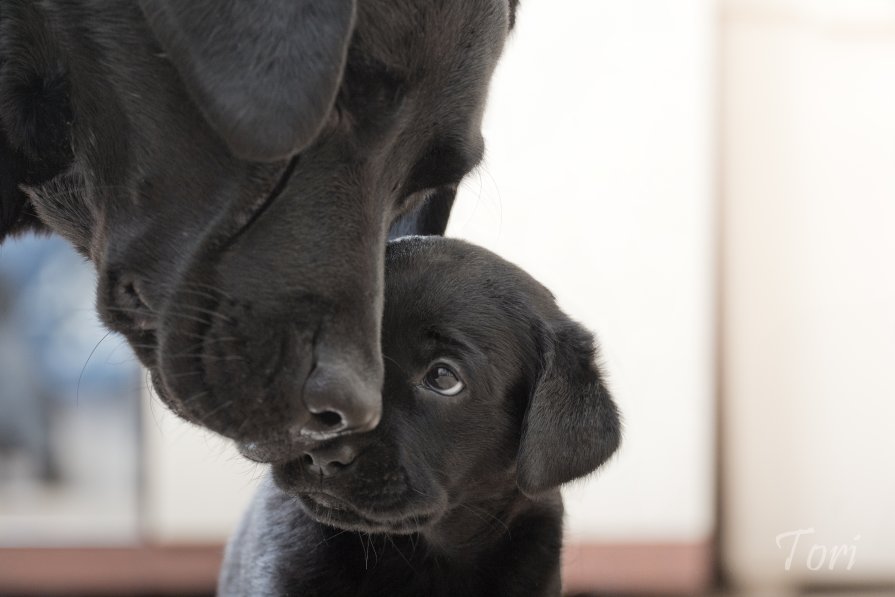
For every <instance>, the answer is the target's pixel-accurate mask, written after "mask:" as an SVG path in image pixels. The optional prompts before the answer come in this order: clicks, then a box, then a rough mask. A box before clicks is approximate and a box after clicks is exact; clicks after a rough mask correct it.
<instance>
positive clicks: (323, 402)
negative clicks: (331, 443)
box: [293, 361, 382, 440]
mask: <svg viewBox="0 0 895 597" xmlns="http://www.w3.org/2000/svg"><path fill="white" fill-rule="evenodd" d="M302 399H303V400H304V404H305V406H306V407H307V409H308V411H309V412H310V413H311V416H310V418H309V419H307V421H305V422H304V423H303V424H302V425H301V426H300V427H299V428H298V429H294V430H293V433H295V432H297V434H298V435H300V436H304V437H306V438H307V437H310V438H312V439H315V440H325V439H330V438H333V437H336V436H339V435H345V434H348V433H363V432H365V431H371V430H372V429H374V428H375V427H376V426H377V425H378V424H379V419H380V417H381V416H382V390H381V388H380V384H379V381H378V378H377V377H376V376H369V377H362V373H361V374H360V375H359V374H358V372H357V370H356V369H355V368H353V367H349V366H348V365H347V364H345V363H342V362H339V361H336V362H329V363H318V364H317V366H316V367H315V368H314V370H313V371H312V372H311V375H310V376H309V377H308V380H307V382H306V383H305V385H304V389H303V395H302Z"/></svg>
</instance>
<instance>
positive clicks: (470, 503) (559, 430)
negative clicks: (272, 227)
mask: <svg viewBox="0 0 895 597" xmlns="http://www.w3.org/2000/svg"><path fill="white" fill-rule="evenodd" d="M386 272H387V273H386V299H385V316H384V320H383V352H384V354H385V360H386V382H385V390H384V398H383V402H384V411H383V418H382V421H381V423H380V425H379V427H378V428H377V429H376V430H375V431H372V432H370V433H366V434H362V435H357V436H352V437H350V438H344V439H341V440H336V441H333V442H327V443H323V444H320V445H318V446H316V447H315V448H313V449H311V450H308V451H307V452H306V453H305V454H304V455H302V456H301V457H299V458H297V459H295V460H293V461H290V462H286V463H281V464H278V465H276V466H275V467H274V472H275V477H276V479H277V481H278V484H279V485H280V486H281V487H284V488H285V489H286V490H287V491H288V492H290V493H292V494H293V495H297V496H298V497H299V498H300V499H301V502H302V504H303V506H304V507H305V509H306V511H307V512H309V513H310V514H311V515H312V516H313V517H315V518H316V519H317V520H319V521H320V522H323V523H326V524H330V525H334V526H337V527H342V528H348V529H356V530H363V531H367V532H386V533H408V532H414V531H419V530H422V529H425V528H426V527H430V526H431V525H433V524H436V523H437V522H438V521H439V520H440V519H442V518H444V517H445V516H446V515H447V514H448V513H449V512H452V511H455V510H457V509H458V508H460V509H464V508H466V509H472V510H475V511H482V510H484V511H485V512H487V511H488V510H489V509H494V508H496V507H498V506H496V505H495V504H501V503H505V501H506V499H507V498H508V497H512V496H513V495H517V493H516V492H518V490H520V489H521V491H522V492H524V493H527V494H531V495H536V494H538V493H541V492H543V491H546V490H549V489H552V488H554V487H556V486H558V485H560V484H561V483H563V482H566V481H569V480H571V479H573V478H576V477H579V476H581V475H584V474H587V473H589V472H591V471H592V470H594V469H595V468H597V467H598V466H599V465H600V464H601V463H602V462H603V461H605V460H606V458H608V457H609V456H610V455H611V454H612V453H613V452H614V451H615V449H616V447H617V445H618V442H619V437H620V432H619V420H618V415H617V412H616V409H615V406H614V404H613V402H612V399H611V398H610V396H609V394H608V392H607V391H606V388H605V387H604V385H603V383H602V379H601V376H600V372H599V370H598V369H597V367H596V365H595V363H594V357H595V354H594V353H595V347H594V343H593V337H592V336H591V335H590V334H589V333H587V332H586V331H585V330H583V329H582V328H581V327H580V326H579V325H578V324H576V323H574V322H572V321H570V320H569V319H568V318H567V317H566V316H565V315H564V314H562V313H561V312H560V311H559V309H558V308H557V307H556V304H555V302H554V299H553V297H552V295H551V294H550V293H549V292H548V291H547V290H546V289H545V288H544V287H543V286H541V285H540V284H538V283H537V282H536V281H535V280H533V279H532V278H531V277H530V276H528V275H527V274H526V273H525V272H523V271H522V270H520V269H519V268H517V267H515V266H513V265H512V264H509V263H507V262H506V261H503V260H502V259H500V258H498V257H497V256H496V255H494V254H492V253H489V252H488V251H485V250H484V249H481V248H478V247H474V246H472V245H469V244H466V243H463V242H460V241H456V240H447V239H441V238H421V237H415V238H407V239H402V240H399V241H396V242H393V243H391V244H390V245H389V247H388V250H387V254H386Z"/></svg>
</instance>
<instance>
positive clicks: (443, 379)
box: [423, 363, 466, 396]
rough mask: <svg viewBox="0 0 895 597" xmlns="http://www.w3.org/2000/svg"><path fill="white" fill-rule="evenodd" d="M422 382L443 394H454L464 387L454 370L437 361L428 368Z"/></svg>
mask: <svg viewBox="0 0 895 597" xmlns="http://www.w3.org/2000/svg"><path fill="white" fill-rule="evenodd" d="M423 383H425V385H426V387H427V388H429V389H430V390H432V391H434V392H438V393H439V394H441V395H443V396H456V395H457V394H459V393H460V392H462V391H463V389H464V388H465V387H466V384H464V383H463V382H462V381H461V380H460V376H459V375H457V373H456V371H454V370H453V369H451V368H450V367H449V366H447V365H445V364H444V363H439V364H437V365H435V366H434V367H432V368H431V369H429V372H428V373H426V377H425V379H424V380H423Z"/></svg>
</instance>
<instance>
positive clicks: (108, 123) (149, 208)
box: [0, 0, 510, 460]
mask: <svg viewBox="0 0 895 597" xmlns="http://www.w3.org/2000/svg"><path fill="white" fill-rule="evenodd" d="M76 4H77V3H76ZM100 5H102V6H101V8H96V7H99V6H100ZM509 6H510V2H509V1H508V0H452V1H451V2H436V1H434V0H427V1H419V0H365V1H363V2H356V1H355V0H271V1H270V2H265V3H263V6H262V5H261V4H258V3H256V2H252V1H251V0H192V1H191V2H177V1H173V0H140V1H139V2H130V1H127V2H121V1H117V0H113V1H110V2H106V3H100V4H96V3H93V4H90V3H88V4H85V5H83V6H82V5H80V4H78V5H77V6H76V5H75V4H72V3H70V2H57V1H55V0H48V1H47V2H41V3H33V2H25V1H21V2H19V1H16V2H10V3H6V4H4V8H3V14H2V15H0V17H2V22H0V29H2V31H0V155H2V156H3V164H4V166H3V168H5V169H4V170H3V171H2V172H0V174H2V177H0V179H2V180H0V183H2V184H0V239H2V237H3V236H4V235H5V234H6V233H7V232H10V231H15V230H19V229H23V228H26V227H29V226H35V225H39V226H48V227H49V228H51V229H52V230H54V231H56V232H58V233H60V234H62V235H64V236H66V237H67V238H68V239H69V240H71V242H72V243H73V244H74V245H75V246H76V247H78V248H79V249H80V250H81V251H82V252H83V253H84V254H85V255H87V256H88V257H90V258H91V259H92V260H93V261H94V262H95V264H96V266H97V269H98V271H99V288H98V309H99V311H100V313H101V315H102V317H103V319H104V321H105V322H106V323H107V324H108V326H109V327H110V328H112V329H113V330H116V331H118V332H121V333H122V334H124V336H125V337H126V338H127V339H128V340H129V341H130V343H131V344H132V346H133V347H134V349H135V350H136V352H137V354H138V356H139V357H140V359H141V360H142V362H143V363H144V364H145V365H146V366H147V367H148V368H149V370H150V371H151V372H152V379H153V381H154V385H155V388H156V389H157V390H158V393H159V395H160V396H161V397H162V399H163V400H164V401H165V402H167V403H168V404H169V405H170V406H171V408H172V409H173V410H174V411H175V412H177V413H178V414H180V415H181V416H183V417H184V418H186V419H188V420H191V421H193V422H196V423H199V424H201V425H204V426H206V427H208V428H210V429H212V430H215V431H217V432H219V433H221V434H224V435H226V436H229V437H232V438H234V439H236V440H238V441H239V442H240V443H242V444H243V447H244V449H245V450H246V452H247V453H250V454H251V455H252V457H254V458H256V459H261V460H276V459H278V458H281V457H282V456H283V454H288V453H292V452H294V451H295V450H296V449H300V448H301V447H302V446H303V445H304V444H305V443H308V442H312V441H317V440H319V439H320V438H321V437H332V436H335V435H338V434H342V433H351V432H356V431H361V430H365V429H369V428H371V427H373V426H375V425H376V423H377V422H378V420H379V417H380V413H381V391H382V381H383V364H382V357H381V352H380V343H379V338H380V324H381V313H382V293H383V257H384V247H385V240H386V236H387V232H388V230H389V227H390V226H391V225H392V224H393V223H394V222H396V221H397V220H399V219H400V218H401V217H402V216H403V215H404V214H406V213H408V212H409V211H410V210H412V209H414V208H415V207H417V206H419V205H421V204H422V203H423V202H425V201H426V200H427V198H428V197H430V196H431V195H433V194H437V193H440V194H448V195H450V194H451V193H453V190H454V189H455V188H456V185H457V183H458V182H459V181H460V179H461V178H462V177H463V176H464V175H465V174H466V173H467V172H469V171H470V170H471V169H472V168H473V167H474V165H475V164H476V163H477V162H478V161H479V159H480V158H481V155H482V152H483V141H482V137H481V131H480V125H481V118H482V112H483V109H484V101H485V96H486V92H487V87H488V81H489V79H490V76H491V73H492V71H493V69H494V67H495V64H496V62H497V59H498V57H499V55H500V53H501V51H502V47H503V43H504V40H505V38H506V36H507V34H508V31H509V14H510V11H509ZM258 7H262V8H258ZM233 40H239V43H234V41H233ZM23 189H24V192H23ZM35 214H36V216H37V217H38V218H39V221H38V220H36V219H35Z"/></svg>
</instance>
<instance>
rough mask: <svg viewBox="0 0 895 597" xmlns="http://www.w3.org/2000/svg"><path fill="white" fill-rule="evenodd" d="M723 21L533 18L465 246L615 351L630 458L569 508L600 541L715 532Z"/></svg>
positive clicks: (609, 2)
mask: <svg viewBox="0 0 895 597" xmlns="http://www.w3.org/2000/svg"><path fill="white" fill-rule="evenodd" d="M712 5H713V3H712V2H710V1H708V0H687V1H682V2H664V1H660V0H637V1H634V0H625V1H613V0H562V1H558V0H527V1H525V2H523V3H522V6H521V8H520V13H519V20H518V29H517V30H516V32H515V34H514V36H513V39H512V40H511V43H510V44H509V46H508V47H507V49H506V52H505V55H504V58H503V62H502V64H501V65H500V66H499V67H498V72H497V76H496V78H495V80H494V83H493V87H492V95H491V99H490V104H489V110H488V113H487V117H486V122H485V136H486V140H487V147H488V153H487V161H486V163H485V166H484V167H483V168H482V169H481V171H480V172H479V173H477V174H475V175H473V176H472V177H471V178H470V179H469V180H468V181H467V182H466V183H465V184H464V186H463V192H462V194H461V197H460V199H459V201H458V205H457V210H456V212H455V213H454V214H453V216H452V223H451V226H450V228H449V230H448V232H449V234H451V235H455V236H462V237H465V238H468V239H470V240H472V241H475V242H477V243H479V244H482V245H484V246H487V247H489V248H491V249H493V250H495V251H496V252H498V253H500V254H501V255H503V256H505V257H507V258H509V259H510V260H512V261H515V262H516V263H518V264H519V265H521V266H522V267H524V268H525V269H527V270H528V271H529V272H531V273H532V274H533V275H534V276H535V277H536V278H538V279H540V280H541V281H542V282H543V283H544V284H546V285H547V286H548V287H549V288H551V289H552V290H553V291H554V293H555V294H556V295H557V296H558V298H559V300H560V303H561V304H562V305H563V306H564V308H565V309H566V310H567V311H568V312H569V313H570V314H572V315H573V316H575V317H576V318H578V319H579V320H581V321H582V322H583V323H585V324H586V325H587V326H588V327H590V328H591V329H593V330H595V331H596V332H597V333H598V335H599V337H600V338H601V339H602V344H603V356H604V360H605V363H606V366H607V369H608V372H609V380H610V384H611V387H612V389H613V391H614V393H615V396H616V399H617V401H618V403H619V405H620V407H621V410H622V412H623V414H624V418H625V423H626V432H625V439H624V445H623V447H622V450H621V452H620V453H619V455H618V457H617V458H615V459H614V460H613V461H612V462H611V463H610V464H609V465H608V466H607V467H605V469H604V470H603V472H602V473H600V474H598V475H597V477H596V478H595V479H594V480H593V481H592V482H589V483H586V484H580V485H578V486H577V487H575V488H573V489H571V490H570V491H568V492H567V507H568V510H569V513H570V516H569V530H570V534H571V535H573V536H576V537H578V538H582V539H586V540H589V541H614V540H621V541H634V540H651V541H700V540H702V539H704V538H706V537H707V536H708V535H709V534H710V532H711V529H712V526H713V524H712V499H713V498H712V495H713V475H712V458H713V444H712V441H713V440H712V437H713V429H712V423H713V416H714V415H713V383H714V382H713V379H714V376H713V367H714V364H713V361H712V358H713V357H712V353H711V349H712V334H713V327H712V326H713V318H714V312H713V299H712V292H713V283H714V282H713V277H712V271H713V251H714V247H713V244H712V238H713V237H712V235H713V232H712V225H713V217H714V214H713V208H712V204H713V201H712V192H713V186H712V185H713V178H712V169H713V166H714V164H713V161H712V153H711V150H712V148H711V144H712V136H713V129H712V118H713V111H714V107H713V103H712V94H713V91H714V89H713V81H712V72H713V54H714V48H713V45H712V44H713V41H712V36H713V29H712V28H713V25H714V21H713V18H714V14H713V10H712Z"/></svg>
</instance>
